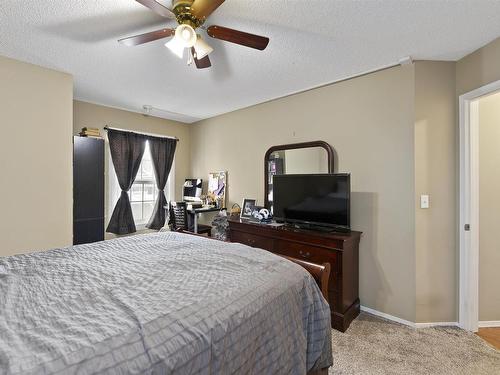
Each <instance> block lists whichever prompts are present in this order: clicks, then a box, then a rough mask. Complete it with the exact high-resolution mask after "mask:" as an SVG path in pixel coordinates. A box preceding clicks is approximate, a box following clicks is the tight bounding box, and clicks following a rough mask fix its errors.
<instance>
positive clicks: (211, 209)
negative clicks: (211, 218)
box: [187, 206, 222, 233]
mask: <svg viewBox="0 0 500 375" xmlns="http://www.w3.org/2000/svg"><path fill="white" fill-rule="evenodd" d="M221 209H222V208H216V207H212V206H205V207H200V208H192V209H190V210H187V212H188V214H190V215H193V219H194V221H193V224H194V233H198V217H199V215H200V214H204V213H208V212H218V211H220V210H221Z"/></svg>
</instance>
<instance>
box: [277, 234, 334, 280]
mask: <svg viewBox="0 0 500 375" xmlns="http://www.w3.org/2000/svg"><path fill="white" fill-rule="evenodd" d="M274 252H275V253H279V254H282V255H287V256H289V257H292V258H297V259H303V260H305V261H310V262H313V263H320V264H321V263H330V266H331V268H332V272H335V273H336V272H339V270H340V267H339V255H338V254H337V253H336V252H335V251H330V250H326V249H323V248H321V247H316V246H309V245H304V244H300V243H296V242H287V241H276V244H275V247H274Z"/></svg>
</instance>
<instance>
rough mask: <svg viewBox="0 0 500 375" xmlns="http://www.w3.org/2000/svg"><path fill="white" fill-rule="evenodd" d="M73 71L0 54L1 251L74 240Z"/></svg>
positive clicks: (3, 253)
mask: <svg viewBox="0 0 500 375" xmlns="http://www.w3.org/2000/svg"><path fill="white" fill-rule="evenodd" d="M72 101H73V79H72V77H71V76H70V75H68V74H64V73H59V72H56V71H53V70H48V69H44V68H41V67H38V66H34V65H30V64H26V63H22V62H19V61H15V60H11V59H7V58H5V57H1V56H0V124H1V129H2V134H1V137H0V171H1V175H2V181H3V182H4V183H2V184H0V196H1V197H3V199H2V215H1V216H0V256H5V255H12V254H16V253H22V252H28V251H33V250H44V249H50V248H53V247H61V246H66V245H71V243H72V240H73V235H72V233H73V228H72V226H73V214H72V210H73V193H72V186H73V185H72V184H73V175H72V161H71V160H72V158H71V155H72V139H71V134H72V116H73V112H72V108H73V105H72Z"/></svg>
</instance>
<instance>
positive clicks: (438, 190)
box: [415, 61, 458, 322]
mask: <svg viewBox="0 0 500 375" xmlns="http://www.w3.org/2000/svg"><path fill="white" fill-rule="evenodd" d="M456 152H457V151H456V105H455V63H453V62H436V61H418V62H417V63H416V64H415V192H416V196H415V198H416V199H415V247H416V295H417V301H416V321H417V322H456V321H457V319H458V313H457V311H458V310H457V306H458V296H457V285H458V275H457V268H456V266H457V262H458V253H457V231H456V228H457V220H458V218H457V207H456V202H457V201H456V199H457V198H456V197H457V189H456V181H457V173H456V166H455V160H456V157H457V154H456ZM422 194H428V195H430V208H429V209H421V208H420V195H422Z"/></svg>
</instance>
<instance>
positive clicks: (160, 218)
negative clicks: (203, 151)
mask: <svg viewBox="0 0 500 375" xmlns="http://www.w3.org/2000/svg"><path fill="white" fill-rule="evenodd" d="M148 141H149V149H150V150H151V159H152V160H153V167H154V171H155V177H156V187H157V188H158V190H159V192H158V198H157V199H156V204H155V208H154V211H153V216H151V219H149V222H148V224H147V225H146V227H147V228H149V229H156V230H160V229H161V228H163V226H164V225H165V220H166V218H165V208H164V207H165V206H166V205H167V198H166V197H165V192H164V190H165V185H166V184H167V180H168V175H169V174H170V170H171V169H172V163H173V162H174V155H175V149H176V147H177V140H176V139H170V138H154V137H149V138H148Z"/></svg>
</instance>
